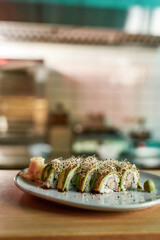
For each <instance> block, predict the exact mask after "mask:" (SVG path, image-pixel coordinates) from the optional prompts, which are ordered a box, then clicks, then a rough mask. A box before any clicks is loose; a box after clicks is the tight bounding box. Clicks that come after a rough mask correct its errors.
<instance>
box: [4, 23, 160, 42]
mask: <svg viewBox="0 0 160 240" xmlns="http://www.w3.org/2000/svg"><path fill="white" fill-rule="evenodd" d="M0 41H1V42H4V41H9V42H10V41H18V42H19V41H26V42H27V41H29V42H47V43H63V44H64V43H68V44H92V45H126V44H129V45H146V46H159V44H160V37H159V36H152V35H144V34H129V33H126V32H124V31H122V30H121V31H120V30H114V29H112V28H96V27H75V26H64V25H58V24H37V23H18V22H2V21H1V22H0Z"/></svg>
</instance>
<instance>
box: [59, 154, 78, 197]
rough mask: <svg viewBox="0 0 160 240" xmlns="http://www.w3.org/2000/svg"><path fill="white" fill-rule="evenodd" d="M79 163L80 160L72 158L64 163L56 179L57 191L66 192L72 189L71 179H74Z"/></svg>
mask: <svg viewBox="0 0 160 240" xmlns="http://www.w3.org/2000/svg"><path fill="white" fill-rule="evenodd" d="M80 162H81V158H75V157H74V156H73V157H71V158H69V159H67V160H66V161H65V167H64V169H63V171H61V173H60V174H59V177H58V184H57V189H58V190H59V191H62V192H63V191H68V190H70V189H71V188H72V185H73V184H72V179H74V178H75V175H76V171H77V169H78V168H79V166H80Z"/></svg>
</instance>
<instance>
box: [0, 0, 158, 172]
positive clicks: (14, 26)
mask: <svg viewBox="0 0 160 240" xmlns="http://www.w3.org/2000/svg"><path fill="white" fill-rule="evenodd" d="M159 46H160V2H159V1H158V0H143V1H142V0H131V1H127V0H123V1H117V0H83V1H82V0H12V1H8V0H5V1H0V168H23V167H26V166H28V163H29V158H30V157H32V156H37V155H38V156H43V157H45V158H46V159H52V158H55V157H61V156H62V157H65V158H67V157H69V156H70V155H72V154H74V155H82V154H84V155H86V156H87V155H90V154H96V155H97V156H99V157H100V158H102V159H105V158H107V157H109V158H115V159H119V160H121V159H125V158H127V159H128V160H129V161H131V162H132V163H135V164H136V165H137V166H138V167H139V168H143V169H145V168H146V169H147V168H153V169H154V168H160V48H159Z"/></svg>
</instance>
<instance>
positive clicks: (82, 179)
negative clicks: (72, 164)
mask: <svg viewBox="0 0 160 240" xmlns="http://www.w3.org/2000/svg"><path fill="white" fill-rule="evenodd" d="M96 170H97V168H92V169H90V170H89V171H87V172H86V171H82V172H81V173H79V174H78V176H77V183H76V187H77V189H78V191H80V192H84V191H85V188H86V184H87V180H88V178H89V176H90V174H92V173H93V172H94V171H96ZM88 184H90V183H88Z"/></svg>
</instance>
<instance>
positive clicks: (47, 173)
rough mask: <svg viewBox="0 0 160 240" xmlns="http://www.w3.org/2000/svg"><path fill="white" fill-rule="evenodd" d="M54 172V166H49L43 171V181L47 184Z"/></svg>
mask: <svg viewBox="0 0 160 240" xmlns="http://www.w3.org/2000/svg"><path fill="white" fill-rule="evenodd" d="M53 171H54V168H53V167H52V165H50V164H47V165H46V166H45V167H44V168H43V170H42V173H41V181H43V182H45V181H46V180H47V179H48V178H49V177H50V175H51V174H52V173H53Z"/></svg>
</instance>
